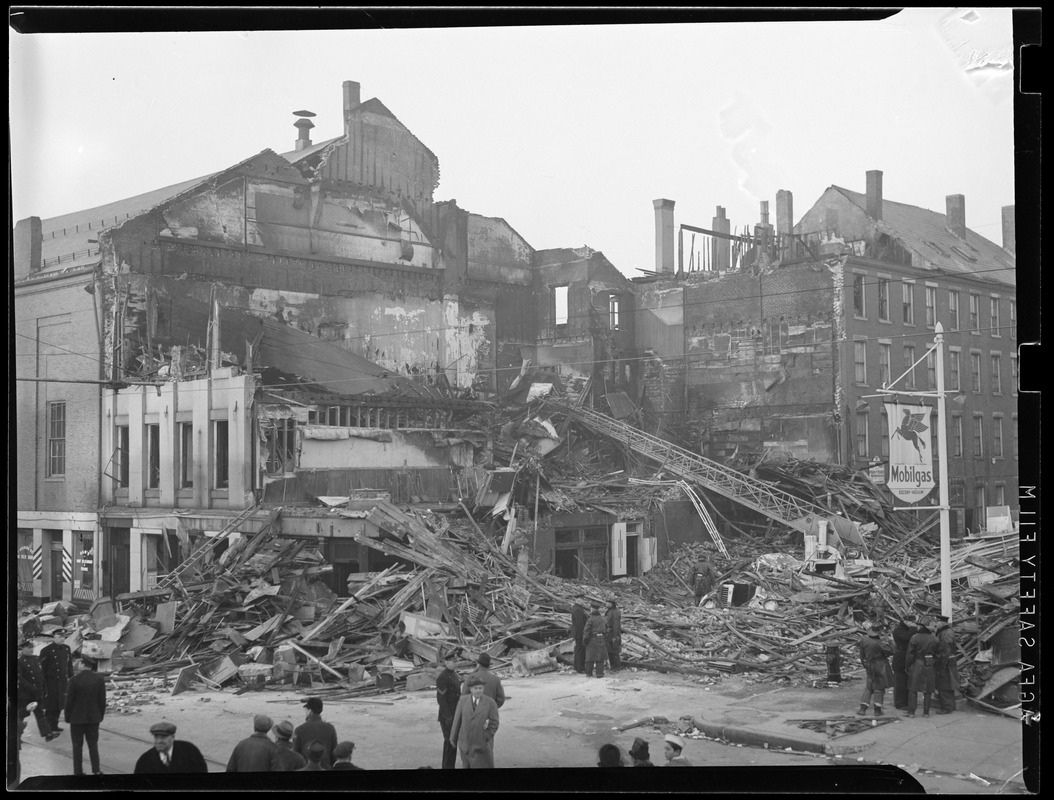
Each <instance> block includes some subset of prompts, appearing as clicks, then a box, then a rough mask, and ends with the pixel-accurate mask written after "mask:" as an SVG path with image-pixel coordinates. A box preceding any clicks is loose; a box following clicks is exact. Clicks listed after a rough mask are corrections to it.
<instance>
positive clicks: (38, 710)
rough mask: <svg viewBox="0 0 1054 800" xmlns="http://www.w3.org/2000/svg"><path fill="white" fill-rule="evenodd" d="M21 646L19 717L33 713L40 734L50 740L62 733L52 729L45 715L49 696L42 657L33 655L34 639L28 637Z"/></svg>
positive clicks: (19, 662)
mask: <svg viewBox="0 0 1054 800" xmlns="http://www.w3.org/2000/svg"><path fill="white" fill-rule="evenodd" d="M19 647H20V649H21V650H22V652H21V654H20V655H19V656H18V717H19V719H25V718H26V717H28V716H29V715H30V714H32V715H33V716H34V717H35V718H36V720H37V730H39V731H40V735H41V736H42V737H43V738H44V740H45V741H48V742H50V741H51V740H52V739H57V738H58V737H59V736H60V735H61V734H60V732H59V731H53V730H51V726H50V725H48V721H47V718H46V717H45V716H44V700H45V698H46V696H47V689H46V687H45V684H44V671H43V670H42V669H41V668H40V659H38V658H37V657H36V656H35V655H33V642H32V641H30V640H29V639H26V640H25V641H24V642H22V643H21V645H20V646H19Z"/></svg>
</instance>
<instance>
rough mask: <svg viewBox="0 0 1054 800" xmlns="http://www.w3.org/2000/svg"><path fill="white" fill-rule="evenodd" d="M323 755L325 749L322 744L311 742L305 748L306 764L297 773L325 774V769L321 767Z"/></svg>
mask: <svg viewBox="0 0 1054 800" xmlns="http://www.w3.org/2000/svg"><path fill="white" fill-rule="evenodd" d="M325 755H326V748H325V747H323V746H322V742H312V743H311V744H310V745H308V748H307V764H306V765H304V766H303V767H301V768H300V769H298V770H297V772H325V771H326V768H325V767H323V766H322V758H323V756H325Z"/></svg>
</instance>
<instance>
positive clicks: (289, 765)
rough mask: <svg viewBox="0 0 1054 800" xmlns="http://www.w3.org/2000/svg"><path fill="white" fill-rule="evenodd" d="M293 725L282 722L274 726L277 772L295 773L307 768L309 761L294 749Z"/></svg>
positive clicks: (288, 722) (285, 721)
mask: <svg viewBox="0 0 1054 800" xmlns="http://www.w3.org/2000/svg"><path fill="white" fill-rule="evenodd" d="M292 739H293V723H292V722H290V721H289V720H282V721H281V722H279V723H278V724H277V725H275V726H274V743H275V747H276V748H277V751H278V768H277V769H276V770H275V772H295V771H296V770H298V769H301V768H302V767H306V766H307V759H306V758H304V757H303V756H302V755H300V753H298V752H296V751H295V750H294V749H293V741H292Z"/></svg>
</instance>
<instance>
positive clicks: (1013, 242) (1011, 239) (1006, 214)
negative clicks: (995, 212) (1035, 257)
mask: <svg viewBox="0 0 1054 800" xmlns="http://www.w3.org/2000/svg"><path fill="white" fill-rule="evenodd" d="M1003 249H1004V250H1006V251H1007V252H1008V253H1011V254H1012V255H1017V236H1016V234H1015V232H1014V206H1003Z"/></svg>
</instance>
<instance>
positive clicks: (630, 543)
mask: <svg viewBox="0 0 1054 800" xmlns="http://www.w3.org/2000/svg"><path fill="white" fill-rule="evenodd" d="M639 547H640V536H630V535H627V536H626V574H627V575H633V576H636V575H640V558H639V555H638V552H637V551H638V549H639Z"/></svg>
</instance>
